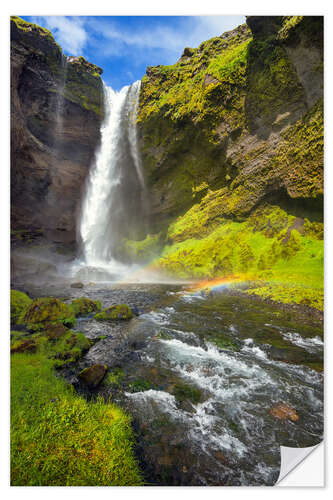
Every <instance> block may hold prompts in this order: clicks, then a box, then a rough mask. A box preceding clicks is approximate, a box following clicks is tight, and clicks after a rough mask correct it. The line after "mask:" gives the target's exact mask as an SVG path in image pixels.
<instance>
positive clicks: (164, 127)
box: [139, 16, 323, 230]
mask: <svg viewBox="0 0 333 500" xmlns="http://www.w3.org/2000/svg"><path fill="white" fill-rule="evenodd" d="M322 41H323V19H322V18H321V17H301V16H293V17H277V16H272V17H267V16H261V17H259V16H258V17H257V16H251V17H248V18H247V24H245V25H242V26H239V27H238V28H236V29H234V30H233V31H230V32H228V33H224V34H223V35H221V36H218V37H215V38H212V39H210V40H208V41H206V42H203V43H202V44H201V45H200V46H199V47H198V48H197V49H192V48H186V49H185V50H184V52H183V54H182V56H181V58H180V59H179V61H178V62H177V63H176V64H174V65H172V66H156V67H149V68H148V69H147V73H146V75H145V76H144V77H143V80H142V90H141V101H140V114H139V127H140V138H141V143H142V155H143V162H144V165H145V173H146V177H147V183H148V185H149V188H150V190H151V193H152V208H153V227H154V222H155V223H156V225H155V227H156V230H157V229H158V228H160V227H161V224H163V223H165V225H166V226H167V225H168V224H169V223H170V221H171V220H173V219H174V218H175V217H176V216H178V215H182V214H184V212H185V211H186V210H187V209H188V208H190V207H191V206H192V205H193V204H194V203H195V202H198V201H200V200H201V199H202V198H203V197H204V196H205V195H207V193H209V192H212V191H214V197H215V198H216V197H218V198H219V203H218V208H217V210H218V213H219V214H220V215H224V216H226V217H231V218H234V219H237V220H243V219H244V218H245V217H246V216H247V215H248V214H249V213H250V212H251V211H252V210H253V209H254V208H255V207H257V206H258V205H259V204H260V203H262V202H263V201H266V200H273V199H274V200H275V201H277V202H278V203H279V204H281V205H283V206H286V208H288V209H289V210H291V211H294V212H297V213H300V214H302V215H305V214H308V215H309V216H311V217H315V218H317V219H318V218H319V219H321V218H322V192H323V154H322V140H323V136H322V97H323V46H322Z"/></svg>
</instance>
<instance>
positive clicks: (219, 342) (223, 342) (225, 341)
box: [207, 335, 239, 351]
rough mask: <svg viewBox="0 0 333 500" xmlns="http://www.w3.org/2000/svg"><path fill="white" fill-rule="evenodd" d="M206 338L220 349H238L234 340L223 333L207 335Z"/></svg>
mask: <svg viewBox="0 0 333 500" xmlns="http://www.w3.org/2000/svg"><path fill="white" fill-rule="evenodd" d="M207 340H208V341H209V342H212V343H213V344H215V345H216V346H217V347H219V348H220V349H224V350H227V351H239V345H238V344H237V342H235V341H234V340H232V339H230V338H228V337H226V336H225V335H219V336H217V337H208V338H207Z"/></svg>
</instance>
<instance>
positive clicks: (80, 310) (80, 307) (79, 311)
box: [71, 297, 102, 317]
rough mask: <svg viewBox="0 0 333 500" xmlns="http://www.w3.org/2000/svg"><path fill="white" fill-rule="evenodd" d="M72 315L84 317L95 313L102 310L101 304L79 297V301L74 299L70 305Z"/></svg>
mask: <svg viewBox="0 0 333 500" xmlns="http://www.w3.org/2000/svg"><path fill="white" fill-rule="evenodd" d="M71 307H72V309H73V312H74V315H75V316H76V317H77V316H85V315H86V314H89V313H92V312H97V311H100V310H101V309H102V306H101V303H100V301H99V300H97V301H94V300H91V299H88V298H86V297H81V298H79V299H74V300H73V301H72V305H71Z"/></svg>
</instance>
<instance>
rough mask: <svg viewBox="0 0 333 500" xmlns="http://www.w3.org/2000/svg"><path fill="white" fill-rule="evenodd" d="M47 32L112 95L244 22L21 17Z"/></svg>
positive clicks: (199, 18) (238, 18)
mask: <svg viewBox="0 0 333 500" xmlns="http://www.w3.org/2000/svg"><path fill="white" fill-rule="evenodd" d="M22 17H23V18H24V19H26V20H27V21H30V22H34V23H36V24H39V25H40V26H43V27H44V28H48V29H49V30H50V31H52V33H53V35H54V38H55V39H56V41H57V42H58V43H59V45H61V47H62V49H63V51H64V53H65V54H67V55H73V56H80V55H82V56H84V57H85V58H86V59H87V60H88V61H90V62H92V63H94V64H97V65H98V66H101V67H102V68H103V70H104V72H103V76H102V78H103V80H104V81H105V83H106V84H107V85H110V86H111V87H113V88H114V89H115V90H119V89H120V88H121V87H123V86H124V85H128V84H130V83H132V82H134V81H135V80H138V79H141V78H142V76H143V75H144V74H145V72H146V67H147V66H155V65H157V64H173V63H175V62H176V61H177V60H178V59H179V58H180V56H181V54H182V51H183V49H184V47H186V46H189V47H198V46H199V45H200V43H201V42H202V41H204V40H207V39H208V38H211V37H213V36H218V35H221V34H222V33H224V32H225V31H228V30H230V29H233V28H235V27H236V26H238V25H240V24H242V23H244V22H245V16H22Z"/></svg>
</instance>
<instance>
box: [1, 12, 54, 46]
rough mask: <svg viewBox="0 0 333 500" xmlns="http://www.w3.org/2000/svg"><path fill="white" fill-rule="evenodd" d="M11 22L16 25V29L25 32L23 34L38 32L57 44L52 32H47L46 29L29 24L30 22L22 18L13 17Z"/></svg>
mask: <svg viewBox="0 0 333 500" xmlns="http://www.w3.org/2000/svg"><path fill="white" fill-rule="evenodd" d="M10 20H11V21H12V22H13V23H15V25H16V27H17V28H18V29H19V30H21V31H23V32H26V33H27V32H31V31H34V32H37V33H38V34H39V35H40V36H42V37H45V38H48V39H49V40H50V41H52V42H54V43H55V40H54V38H53V35H52V33H51V31H49V30H47V29H46V28H42V27H41V26H38V25H37V24H33V23H29V22H28V21H25V20H24V19H22V18H21V17H18V16H11V17H10Z"/></svg>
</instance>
